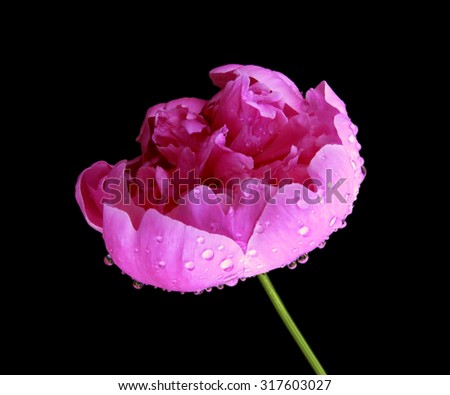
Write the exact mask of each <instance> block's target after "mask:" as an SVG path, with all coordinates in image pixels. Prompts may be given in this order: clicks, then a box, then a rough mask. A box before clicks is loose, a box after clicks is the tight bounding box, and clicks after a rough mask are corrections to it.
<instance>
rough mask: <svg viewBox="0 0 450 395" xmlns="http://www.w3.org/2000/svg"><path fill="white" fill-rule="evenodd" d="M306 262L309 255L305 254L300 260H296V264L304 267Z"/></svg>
mask: <svg viewBox="0 0 450 395" xmlns="http://www.w3.org/2000/svg"><path fill="white" fill-rule="evenodd" d="M308 260H309V255H308V254H305V255H302V256H301V257H300V258H298V259H297V262H298V263H300V264H302V265H304V264H305V263H306V262H308Z"/></svg>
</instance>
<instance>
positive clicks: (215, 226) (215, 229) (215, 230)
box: [211, 222, 218, 232]
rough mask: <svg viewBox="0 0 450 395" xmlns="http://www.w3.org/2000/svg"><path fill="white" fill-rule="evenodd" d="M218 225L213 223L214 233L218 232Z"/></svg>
mask: <svg viewBox="0 0 450 395" xmlns="http://www.w3.org/2000/svg"><path fill="white" fill-rule="evenodd" d="M217 228H218V225H217V223H216V222H213V223H211V230H212V231H213V232H217Z"/></svg>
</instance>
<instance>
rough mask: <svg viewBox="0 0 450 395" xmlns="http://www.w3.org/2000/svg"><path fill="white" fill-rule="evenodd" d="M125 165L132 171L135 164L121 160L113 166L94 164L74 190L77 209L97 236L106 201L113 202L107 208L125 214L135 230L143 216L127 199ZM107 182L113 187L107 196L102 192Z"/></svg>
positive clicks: (105, 192) (83, 173) (142, 210)
mask: <svg viewBox="0 0 450 395" xmlns="http://www.w3.org/2000/svg"><path fill="white" fill-rule="evenodd" d="M127 165H130V166H132V167H134V166H135V165H136V161H135V160H133V161H128V162H127V161H126V160H123V161H121V162H119V163H117V164H116V165H114V166H111V165H109V164H108V163H106V162H97V163H94V164H93V165H92V166H91V167H89V168H87V169H86V170H84V171H83V172H82V173H81V174H80V176H79V177H78V181H77V184H76V187H75V196H76V199H77V202H78V205H79V206H80V208H81V211H82V212H83V215H84V217H85V218H86V221H87V222H88V224H89V225H91V226H92V227H93V228H94V229H95V230H98V231H99V232H102V230H103V207H104V202H105V199H107V200H108V199H112V200H111V202H110V203H109V204H112V205H114V206H115V207H120V208H122V209H123V210H125V211H126V212H128V213H129V215H130V217H131V219H132V222H133V224H134V225H135V226H138V225H139V222H140V220H141V217H142V215H143V214H144V209H143V208H142V207H138V206H137V205H136V204H135V203H134V201H133V199H132V198H131V196H130V195H129V192H128V188H127V186H126V181H125V176H126V174H125V170H126V168H127ZM106 180H114V184H113V185H112V186H111V188H109V191H110V193H108V191H105V189H104V183H105V181H106ZM116 197H117V198H116Z"/></svg>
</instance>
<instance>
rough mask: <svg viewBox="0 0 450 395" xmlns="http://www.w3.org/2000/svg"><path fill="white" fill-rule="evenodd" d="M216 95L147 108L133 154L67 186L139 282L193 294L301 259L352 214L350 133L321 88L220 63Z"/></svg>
mask: <svg viewBox="0 0 450 395" xmlns="http://www.w3.org/2000/svg"><path fill="white" fill-rule="evenodd" d="M210 76H211V79H212V81H213V83H214V84H215V85H217V86H218V87H219V88H220V91H219V92H218V93H217V94H216V95H215V96H214V97H213V98H212V99H211V100H210V101H208V102H206V101H204V100H200V99H193V98H183V99H178V100H174V101H172V102H169V103H167V104H159V105H156V106H154V107H152V108H150V109H149V110H148V112H147V114H146V117H145V120H144V123H143V125H142V128H141V132H140V135H139V137H138V141H139V142H140V144H141V148H142V155H141V156H140V157H139V158H136V159H134V160H133V161H121V162H119V163H117V164H116V165H114V166H112V165H109V164H107V163H105V162H97V163H95V164H94V165H92V166H91V167H90V168H88V169H86V170H84V171H83V172H82V173H81V175H80V176H79V178H78V182H77V185H76V198H77V202H78V204H79V206H80V208H81V210H82V212H83V214H84V216H85V218H86V220H87V222H88V223H89V224H90V225H91V226H92V227H93V228H94V229H96V230H98V231H100V232H102V233H103V238H104V240H105V244H106V247H107V249H108V251H109V254H110V255H111V257H112V259H113V261H114V263H115V264H116V265H117V266H119V267H120V269H121V270H122V271H123V272H125V273H127V274H128V275H129V276H131V277H132V278H133V279H134V280H135V281H138V282H139V283H142V284H151V285H154V286H156V287H160V288H163V289H166V290H172V291H180V292H185V291H188V292H199V291H202V290H204V289H207V288H211V287H214V286H219V287H221V286H222V285H223V284H227V285H235V284H236V283H237V282H238V280H239V279H240V278H245V277H252V276H255V275H258V274H261V273H265V272H268V271H270V270H273V269H276V268H279V267H283V266H286V265H288V264H289V263H291V262H293V261H295V260H296V259H297V258H298V257H300V256H303V255H305V254H307V253H309V252H310V251H311V250H313V249H315V248H317V247H318V246H319V245H321V243H323V242H324V241H325V240H327V239H328V237H329V236H330V235H331V234H332V233H333V232H334V231H335V230H337V229H339V228H340V227H343V226H344V224H345V218H346V217H347V215H348V214H350V213H351V211H352V207H353V203H354V201H355V200H356V197H357V195H358V191H359V186H360V184H361V182H362V180H363V179H364V169H363V166H362V165H363V163H364V161H363V159H362V158H361V157H360V155H359V150H360V145H359V144H358V142H357V140H356V133H357V127H356V126H355V125H354V124H353V123H352V122H351V121H350V118H349V117H348V115H347V112H346V109H345V104H344V103H343V102H342V101H341V100H340V99H339V98H338V97H337V96H336V94H335V93H334V92H333V91H332V90H331V88H330V87H329V86H328V85H327V83H326V82H322V83H321V84H320V85H319V86H318V87H317V88H315V89H310V90H309V91H308V92H307V93H306V95H305V97H303V96H302V94H301V93H300V92H299V90H298V89H297V87H296V86H295V84H294V83H293V82H292V81H291V80H289V79H288V78H287V77H285V76H284V75H282V74H280V73H278V72H274V71H271V70H267V69H264V68H261V67H258V66H240V65H227V66H223V67H219V68H216V69H214V70H212V71H211V73H210Z"/></svg>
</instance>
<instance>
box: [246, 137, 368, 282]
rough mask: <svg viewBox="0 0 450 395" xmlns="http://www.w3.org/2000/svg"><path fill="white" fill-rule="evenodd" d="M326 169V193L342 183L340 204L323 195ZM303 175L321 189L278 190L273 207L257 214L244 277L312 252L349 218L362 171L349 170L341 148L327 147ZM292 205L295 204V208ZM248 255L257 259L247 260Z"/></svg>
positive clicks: (296, 187) (289, 187) (293, 186)
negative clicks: (340, 180) (308, 175)
mask: <svg viewBox="0 0 450 395" xmlns="http://www.w3.org/2000/svg"><path fill="white" fill-rule="evenodd" d="M328 169H330V170H331V173H332V176H333V180H332V181H331V182H332V185H328V188H330V187H332V186H333V185H334V182H337V181H338V180H339V179H340V178H345V179H346V180H345V181H344V183H343V184H342V185H341V187H340V188H338V191H339V192H340V194H341V195H342V197H343V198H344V201H340V200H339V199H338V198H337V197H336V196H335V195H333V196H332V197H330V196H329V194H328V195H327V192H326V186H327V185H326V184H327V182H330V180H329V179H328V178H327V173H328V174H329V172H330V170H328ZM308 171H309V173H310V175H311V177H313V178H315V179H317V180H318V181H319V185H320V184H321V185H322V187H320V188H319V190H318V191H317V192H312V191H311V190H308V189H306V188H305V187H304V186H302V185H301V184H290V185H286V186H285V187H283V188H281V189H280V191H279V193H278V194H277V195H276V196H275V203H274V204H268V205H267V206H266V208H265V209H264V211H263V212H262V215H261V218H260V219H259V222H258V224H257V227H258V226H259V227H260V228H259V230H260V231H259V232H256V231H255V232H254V233H253V236H252V237H251V238H250V241H249V243H248V250H247V255H246V261H245V265H246V266H245V275H246V276H253V275H256V274H260V273H264V272H267V271H269V270H272V269H275V268H278V267H282V266H285V265H287V264H289V263H290V262H292V261H293V260H295V259H296V258H297V257H299V256H300V255H303V254H306V253H308V252H310V251H311V250H313V249H315V248H316V247H317V245H318V244H319V243H321V242H322V241H325V240H326V239H327V238H328V237H329V236H330V234H331V233H332V232H333V231H334V230H336V229H338V228H339V227H341V226H342V221H343V220H344V218H345V217H346V216H347V215H348V214H349V213H350V212H351V210H352V205H353V202H354V200H355V199H356V196H357V194H358V191H359V185H360V183H361V180H362V178H361V171H360V170H359V169H357V170H354V169H353V166H352V164H351V158H350V154H349V152H348V150H347V149H346V148H345V147H343V146H340V145H326V146H325V147H323V148H322V149H321V150H319V152H318V153H317V155H316V156H315V157H314V158H313V160H312V161H311V165H310V167H309V169H308ZM299 197H300V199H299ZM295 201H297V203H295V204H294V202H295ZM255 229H256V228H255ZM248 251H256V253H255V252H254V253H253V256H249V253H248Z"/></svg>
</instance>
